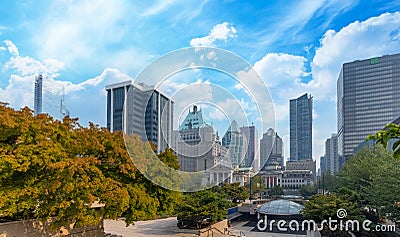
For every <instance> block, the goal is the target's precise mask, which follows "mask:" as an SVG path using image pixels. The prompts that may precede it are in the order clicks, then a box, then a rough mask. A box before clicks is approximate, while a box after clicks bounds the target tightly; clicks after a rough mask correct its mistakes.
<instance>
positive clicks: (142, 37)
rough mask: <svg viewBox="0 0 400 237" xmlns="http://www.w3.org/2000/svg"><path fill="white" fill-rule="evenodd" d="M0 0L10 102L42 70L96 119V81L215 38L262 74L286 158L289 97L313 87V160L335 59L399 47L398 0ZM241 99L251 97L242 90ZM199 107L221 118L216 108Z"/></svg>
mask: <svg viewBox="0 0 400 237" xmlns="http://www.w3.org/2000/svg"><path fill="white" fill-rule="evenodd" d="M0 9H1V10H0V12H1V14H0V16H1V17H0V67H1V69H2V70H1V71H0V101H3V102H8V103H9V104H10V106H11V107H13V108H17V109H18V108H20V107H23V106H29V107H30V108H33V88H34V78H35V76H37V75H38V74H39V73H43V75H44V78H45V79H44V81H47V82H44V85H45V84H46V83H51V84H52V85H54V86H55V87H57V88H62V87H63V88H65V100H66V101H65V102H66V105H67V107H68V110H70V111H71V116H72V117H79V119H80V122H81V123H82V124H83V125H87V123H88V122H89V121H93V122H94V123H96V124H99V125H100V126H104V127H105V126H106V116H105V114H106V93H105V91H104V86H105V85H108V84H113V83H116V82H120V81H126V80H130V79H132V78H134V77H135V75H136V74H137V73H138V72H139V71H140V70H141V69H142V68H143V67H144V66H145V65H146V64H148V63H149V62H151V61H153V60H154V59H156V58H158V57H159V56H161V55H163V54H165V53H168V52H170V51H172V50H176V49H179V48H182V47H191V46H198V45H203V46H213V47H219V48H223V49H227V50H230V51H232V52H234V53H236V54H238V55H239V56H241V57H243V58H244V59H245V60H247V61H249V63H251V64H252V65H254V68H255V69H256V70H257V71H258V73H259V74H260V75H261V76H262V77H263V79H264V81H265V83H266V84H267V86H268V88H269V90H270V93H271V97H272V99H273V101H274V103H275V114H276V127H275V128H274V129H275V130H276V131H277V132H278V133H279V134H281V136H282V138H283V140H284V144H285V148H284V154H285V158H287V157H288V154H289V152H288V151H289V146H288V144H289V99H291V98H297V97H298V96H300V95H301V94H304V93H311V94H312V95H313V96H314V102H315V104H314V111H313V115H314V116H313V117H314V123H313V129H314V131H313V133H314V134H313V158H314V159H316V160H317V159H318V158H319V157H320V156H321V155H323V154H324V142H325V140H326V138H327V137H329V136H330V134H331V133H333V132H336V131H337V128H336V81H337V78H338V75H339V73H340V68H341V66H342V64H343V63H346V62H352V61H354V60H361V59H366V58H372V57H378V56H382V55H386V54H395V53H399V52H400V40H399V39H400V29H399V27H398V25H400V13H399V10H400V3H399V2H397V1H385V2H369V1H348V2H346V3H343V2H342V1H313V2H310V1H291V2H285V3H280V2H271V3H258V2H255V3H246V2H244V1H229V2H224V1H221V2H211V1H204V2H201V3H200V4H190V3H186V2H184V1H157V2H156V3H154V5H153V4H149V5H146V3H141V2H128V1H113V2H107V1H104V2H96V4H94V2H91V1H81V2H75V3H71V2H69V3H66V2H54V3H53V2H41V3H35V2H18V1H17V2H2V3H0ZM361 9H362V10H361ZM250 16H252V17H250ZM349 52H351V54H350V53H349ZM189 76H191V77H192V78H191V80H187V81H182V80H181V81H179V80H178V81H177V83H175V84H171V86H173V87H174V88H181V87H182V86H186V85H188V84H191V83H196V82H197V81H199V80H200V81H201V82H207V80H209V77H210V74H207V73H200V74H196V73H193V75H189ZM211 76H214V75H213V74H211ZM239 89H240V88H239ZM59 91H61V89H60V90H59ZM43 96H44V99H45V98H46V94H44V95H43ZM244 98H245V97H244ZM99 101H104V103H99ZM228 102H229V101H227V102H226V103H228ZM57 103H58V102H57ZM242 104H243V106H247V107H251V104H250V103H249V101H248V100H247V99H246V98H245V99H244V100H243V101H242ZM179 109H182V108H179ZM205 112H206V111H205ZM174 117H175V118H176V119H177V118H178V116H174ZM204 117H205V118H210V119H213V120H214V121H221V118H223V116H222V115H221V114H220V113H217V111H215V110H209V111H208V112H207V113H206V114H204ZM174 124H175V125H176V124H178V123H177V122H174ZM228 126H229V124H227V125H226V127H225V128H227V127H228ZM266 129H268V128H264V129H263V131H261V130H259V135H261V134H263V133H264V132H266ZM225 130H226V129H225ZM220 131H221V134H222V133H223V132H224V131H223V129H220Z"/></svg>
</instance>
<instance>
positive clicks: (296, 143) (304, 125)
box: [289, 94, 313, 161]
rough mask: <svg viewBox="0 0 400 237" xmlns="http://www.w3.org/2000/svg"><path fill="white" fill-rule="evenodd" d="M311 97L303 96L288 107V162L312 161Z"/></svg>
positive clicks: (293, 100) (292, 101)
mask: <svg viewBox="0 0 400 237" xmlns="http://www.w3.org/2000/svg"><path fill="white" fill-rule="evenodd" d="M312 104H313V102H312V97H311V95H310V96H309V95H308V94H304V95H302V96H300V97H299V98H297V99H292V100H290V102H289V105H290V160H291V161H303V160H312Z"/></svg>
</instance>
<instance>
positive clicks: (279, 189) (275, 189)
mask: <svg viewBox="0 0 400 237" xmlns="http://www.w3.org/2000/svg"><path fill="white" fill-rule="evenodd" d="M283 194H285V193H284V192H283V188H282V187H281V186H278V185H275V186H274V187H272V188H271V190H270V191H269V195H271V196H280V195H283Z"/></svg>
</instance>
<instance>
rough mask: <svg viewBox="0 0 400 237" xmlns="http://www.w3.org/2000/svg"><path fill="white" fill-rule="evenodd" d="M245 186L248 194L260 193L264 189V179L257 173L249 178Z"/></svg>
mask: <svg viewBox="0 0 400 237" xmlns="http://www.w3.org/2000/svg"><path fill="white" fill-rule="evenodd" d="M245 187H247V188H248V189H249V192H250V195H251V196H252V197H254V196H255V194H256V193H262V192H264V191H265V179H264V178H263V177H262V176H261V175H259V174H257V175H255V176H253V177H251V178H250V182H247V183H246V184H245Z"/></svg>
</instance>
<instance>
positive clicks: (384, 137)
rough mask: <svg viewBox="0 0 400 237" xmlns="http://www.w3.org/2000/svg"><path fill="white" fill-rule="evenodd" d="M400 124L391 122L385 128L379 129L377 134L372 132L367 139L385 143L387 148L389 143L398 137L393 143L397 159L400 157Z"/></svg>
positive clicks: (384, 145)
mask: <svg viewBox="0 0 400 237" xmlns="http://www.w3.org/2000/svg"><path fill="white" fill-rule="evenodd" d="M399 138H400V124H394V123H389V124H387V125H386V126H385V129H383V130H381V131H378V132H377V133H375V134H371V135H369V136H368V137H367V139H366V140H367V141H369V140H375V141H376V143H377V144H381V145H383V147H384V148H385V149H387V146H388V145H389V141H390V140H392V139H397V140H396V141H395V142H394V143H393V145H392V147H391V148H392V151H394V153H393V155H394V157H395V158H396V159H400V149H399V147H400V140H399Z"/></svg>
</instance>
